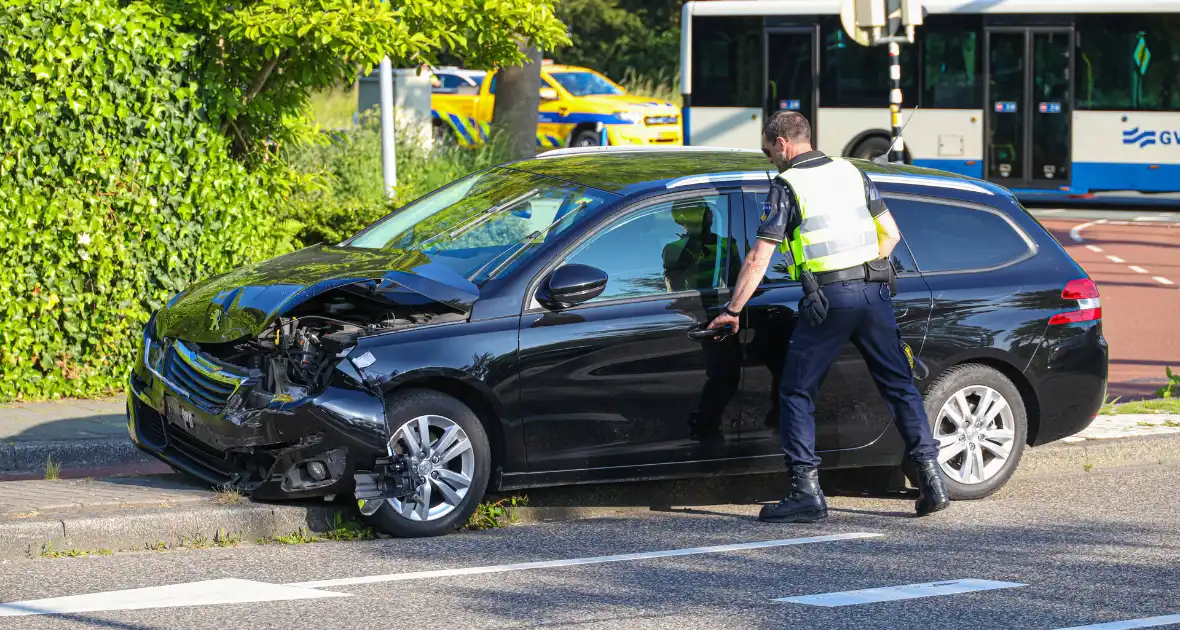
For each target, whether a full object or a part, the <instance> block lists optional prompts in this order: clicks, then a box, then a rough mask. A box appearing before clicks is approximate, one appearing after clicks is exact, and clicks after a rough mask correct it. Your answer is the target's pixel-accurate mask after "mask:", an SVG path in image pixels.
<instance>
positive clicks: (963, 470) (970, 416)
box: [934, 385, 1016, 484]
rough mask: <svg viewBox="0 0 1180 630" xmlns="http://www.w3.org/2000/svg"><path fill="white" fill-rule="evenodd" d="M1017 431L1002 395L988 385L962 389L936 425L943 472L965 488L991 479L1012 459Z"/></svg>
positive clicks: (949, 401)
mask: <svg viewBox="0 0 1180 630" xmlns="http://www.w3.org/2000/svg"><path fill="white" fill-rule="evenodd" d="M1015 429H1016V421H1015V419H1014V418H1013V416H1012V407H1011V405H1009V404H1008V401H1007V400H1005V399H1004V397H1003V396H1002V395H1000V393H999V392H997V391H996V390H994V389H992V388H990V387H987V386H985V385H969V386H967V387H964V388H962V389H960V390H959V391H957V392H955V394H954V395H953V396H951V397H950V398H949V399H947V401H946V403H944V404H943V406H942V409H941V410H940V411H939V412H938V420H937V422H935V424H934V439H935V440H936V441H937V442H938V448H939V453H938V464H939V466H940V467H941V469H942V472H943V473H944V474H945V475H947V476H948V477H949V478H951V479H953V480H954V481H957V482H959V483H962V484H979V483H984V482H985V481H987V480H988V479H991V478H992V477H994V476H996V475H997V474H998V473H999V472H1000V471H1001V470H1002V469H1003V468H1004V465H1005V464H1006V463H1007V461H1008V458H1009V457H1010V456H1011V455H1012V446H1013V440H1014V439H1015V435H1016V431H1015Z"/></svg>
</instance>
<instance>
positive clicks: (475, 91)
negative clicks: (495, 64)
mask: <svg viewBox="0 0 1180 630" xmlns="http://www.w3.org/2000/svg"><path fill="white" fill-rule="evenodd" d="M460 73H462V75H461V76H462V77H463V81H465V82H466V83H467V85H466V86H464V85H459V84H458V83H456V87H451V86H450V81H449V80H448V81H444V80H442V79H443V78H448V79H449V77H444V76H443V75H456V76H460ZM496 74H497V73H496V72H495V71H492V72H488V73H486V74H482V76H481V75H480V74H479V73H476V72H474V71H458V70H452V71H450V72H448V71H446V70H441V69H440V70H438V71H436V72H435V77H434V78H435V80H434V85H435V87H436V89H435V91H434V93H433V94H432V95H431V103H430V104H431V114H432V116H433V119H434V125H435V131H436V133H438V134H439V135H441V136H443V137H449V139H451V140H453V141H454V142H456V143H457V144H459V145H460V146H478V145H481V144H484V143H485V142H487V139H488V134H489V132H490V127H489V123H490V122H491V120H492V110H493V107H494V105H495V99H496ZM475 81H478V87H476V86H475V85H474V83H475ZM537 113H538V118H537V150H538V151H546V150H549V149H554V148H558V147H565V146H573V147H589V146H599V145H604V144H609V145H621V144H631V145H636V144H641V145H663V146H676V145H681V144H683V138H682V136H681V124H680V108H679V107H677V106H676V105H674V104H673V103H670V102H668V101H663V100H660V99H653V98H647V97H642V96H636V95H633V94H628V93H627V92H626V90H624V89H623V88H622V87H620V86H619V85H618V84H617V83H615V82H614V81H611V80H610V79H608V78H606V77H605V76H603V75H602V74H600V73H598V72H595V71H594V70H591V69H589V68H582V67H578V66H565V65H555V64H552V63H546V64H544V65H542V66H541V104H540V107H539V108H538V112H537Z"/></svg>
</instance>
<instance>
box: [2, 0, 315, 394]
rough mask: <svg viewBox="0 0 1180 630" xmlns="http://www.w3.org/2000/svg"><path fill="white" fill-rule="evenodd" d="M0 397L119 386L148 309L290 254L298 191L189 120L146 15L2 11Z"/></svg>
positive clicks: (163, 27) (140, 9) (44, 0)
mask: <svg viewBox="0 0 1180 630" xmlns="http://www.w3.org/2000/svg"><path fill="white" fill-rule="evenodd" d="M0 42H3V45H2V46H0V257H2V260H3V261H4V273H3V274H0V340H2V341H3V343H2V344H0V400H11V399H22V398H45V397H58V396H86V395H96V394H106V393H111V392H113V391H116V390H118V389H120V388H121V387H122V385H123V383H124V379H125V378H126V374H127V373H128V369H129V367H130V364H131V361H132V359H133V356H134V352H135V349H136V347H137V346H138V336H139V332H140V331H141V330H142V326H143V324H144V322H146V320H147V317H148V314H149V312H150V311H151V310H152V309H155V308H158V307H159V306H161V305H162V304H163V303H164V302H165V301H166V300H167V299H168V298H169V297H170V296H171V295H172V294H174V293H175V292H177V291H179V290H181V289H182V288H184V287H185V286H186V285H188V284H189V283H191V282H193V281H195V280H197V279H199V278H202V277H205V276H207V275H209V274H211V273H218V272H221V271H224V270H228V269H230V268H232V267H235V266H238V265H241V264H243V263H245V262H248V261H250V260H255V259H260V258H264V257H269V256H273V255H275V254H277V253H281V252H283V251H284V250H286V249H289V248H290V244H289V242H290V240H291V236H292V235H293V234H294V232H295V231H296V230H297V229H298V228H299V226H298V225H294V224H283V223H279V222H278V221H277V220H276V218H275V217H277V216H278V213H277V212H276V206H277V205H278V204H280V203H281V202H282V198H283V197H286V196H288V195H289V191H290V189H291V186H292V185H293V183H294V182H292V181H290V178H289V177H288V176H287V175H286V170H285V169H284V168H282V167H279V166H272V167H269V168H268V167H266V166H260V167H254V168H252V169H247V168H246V167H245V166H243V165H242V164H239V163H238V162H235V161H233V160H232V159H230V158H229V157H227V156H228V151H227V147H226V140H225V137H224V136H222V135H221V134H220V133H218V131H217V130H216V129H214V128H211V127H210V126H209V125H208V124H207V123H206V122H205V121H203V120H202V117H201V108H200V106H199V104H198V103H197V102H195V101H194V94H195V93H196V91H197V89H198V86H196V85H195V84H193V83H192V82H190V81H188V80H187V79H186V77H187V76H190V71H189V70H190V69H189V64H190V63H191V52H192V50H193V44H194V39H193V38H192V37H190V36H189V35H186V34H183V33H180V32H178V31H177V30H175V29H174V28H172V23H171V18H170V17H168V16H165V15H162V14H160V13H158V12H156V11H155V10H153V9H152V8H151V6H150V5H149V4H147V3H142V2H135V3H129V4H126V5H125V6H124V5H122V3H119V2H117V1H115V0H0Z"/></svg>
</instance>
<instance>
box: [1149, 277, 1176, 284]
mask: <svg viewBox="0 0 1180 630" xmlns="http://www.w3.org/2000/svg"><path fill="white" fill-rule="evenodd" d="M1153 279H1154V280H1155V281H1156V282H1158V283H1160V284H1166V285H1168V286H1172V285H1173V284H1176V283H1175V282H1172V281H1171V280H1168V279H1167V278H1164V277H1162V276H1153Z"/></svg>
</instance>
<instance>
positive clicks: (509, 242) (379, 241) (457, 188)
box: [342, 168, 613, 284]
mask: <svg viewBox="0 0 1180 630" xmlns="http://www.w3.org/2000/svg"><path fill="white" fill-rule="evenodd" d="M611 197H613V195H610V194H609V193H604V192H601V191H598V190H595V189H592V188H587V187H585V186H578V185H576V184H571V183H567V182H563V181H560V180H556V179H550V178H548V177H544V176H541V175H534V174H532V173H525V172H523V171H516V170H510V169H501V168H495V169H491V170H487V171H482V172H480V173H476V174H474V175H470V176H468V177H465V178H463V179H461V180H459V181H456V182H454V183H452V184H449V185H447V186H445V187H443V188H440V189H439V190H437V191H435V192H434V193H431V194H430V195H428V196H426V197H423V198H421V199H419V200H417V201H414V202H412V203H410V204H408V205H406V206H403V207H402V208H400V209H398V210H397V211H395V212H393V213H392V214H390V215H389V216H387V217H385V218H384V219H382V220H381V221H379V222H377V223H375V224H373V225H372V226H370V227H369V228H367V229H365V230H364V231H362V232H361V233H360V234H358V235H356V236H354V237H353V238H352V239H350V240H348V241H345V242H344V243H342V245H343V246H346V247H360V248H365V249H389V250H404V251H419V252H422V253H424V254H427V255H428V256H430V257H431V259H432V260H434V261H435V262H438V263H440V264H443V265H446V266H447V267H450V268H451V269H453V270H454V271H455V272H456V273H458V274H460V275H462V276H463V277H465V278H468V279H469V280H471V281H472V282H474V283H476V284H480V283H482V282H484V281H486V280H488V279H489V278H492V277H494V276H495V275H497V274H498V273H502V272H503V271H505V270H506V269H508V268H509V267H510V266H513V265H516V264H519V263H520V262H522V261H523V260H525V259H526V255H525V254H526V252H528V251H530V250H532V249H534V248H535V246H536V245H539V244H541V243H544V242H545V241H546V240H547V239H552V238H554V237H556V236H557V235H558V234H560V233H561V232H563V231H564V230H566V229H568V228H569V227H570V226H571V225H573V224H574V223H576V222H577V221H578V220H579V219H580V218H581V217H584V216H586V215H587V214H589V213H587V212H585V210H589V209H592V208H595V207H598V206H601V205H602V204H604V203H606V202H607V201H609V199H610V198H611Z"/></svg>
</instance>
